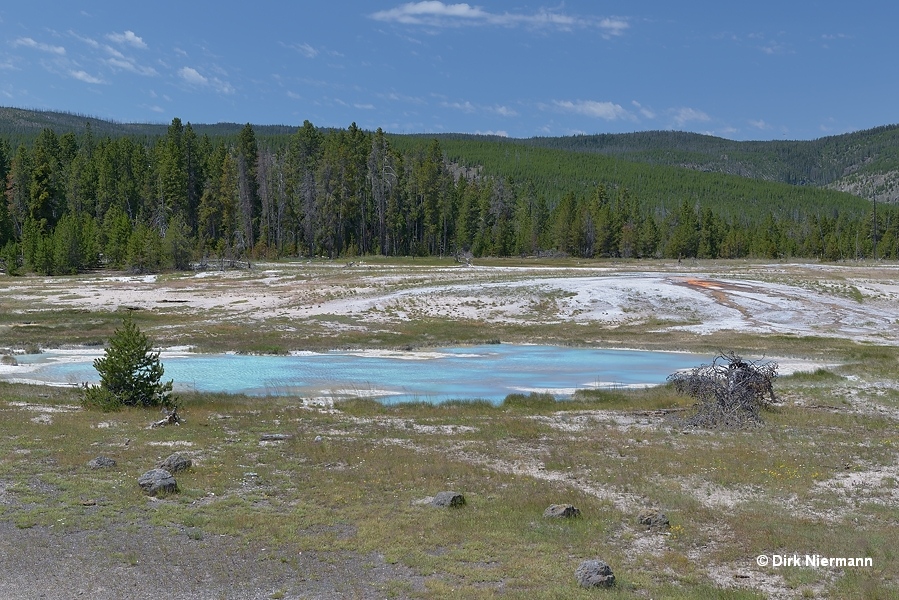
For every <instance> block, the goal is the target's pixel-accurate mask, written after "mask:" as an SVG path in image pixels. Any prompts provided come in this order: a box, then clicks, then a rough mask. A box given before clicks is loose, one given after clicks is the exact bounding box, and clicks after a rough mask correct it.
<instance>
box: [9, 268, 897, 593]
mask: <svg viewBox="0 0 899 600" xmlns="http://www.w3.org/2000/svg"><path fill="white" fill-rule="evenodd" d="M376 266H377V267H380V265H376ZM436 266H437V267H440V266H441V265H436ZM576 266H577V265H563V266H562V267H561V268H563V269H567V268H572V269H573V268H576ZM387 267H389V268H390V271H391V273H393V272H395V271H396V270H399V275H400V276H399V277H397V278H396V282H394V283H392V284H390V286H391V287H389V288H385V290H384V293H385V294H388V293H394V292H396V290H397V289H398V288H400V287H401V286H411V287H415V286H421V285H433V282H434V280H435V279H434V278H435V277H436V276H435V275H433V274H431V275H428V276H422V277H418V280H416V277H417V275H416V273H417V272H416V273H412V272H410V271H408V270H406V267H407V266H406V265H405V264H400V265H399V266H397V265H387V266H384V268H385V269H387ZM82 277H83V276H82ZM328 277H330V278H332V279H334V280H338V279H339V280H340V282H341V283H340V286H339V287H338V288H333V287H331V288H324V287H315V288H314V289H308V290H306V291H304V292H302V293H305V294H308V296H307V297H302V298H299V299H298V302H302V303H307V304H308V303H311V302H312V301H313V300H314V298H313V297H312V296H314V295H315V294H318V295H319V298H324V297H325V294H331V295H332V296H336V295H339V294H344V295H347V296H350V295H351V292H352V291H353V289H354V286H356V285H358V286H359V288H360V289H361V288H362V287H363V286H362V285H360V284H359V282H358V281H357V282H356V283H354V282H353V281H354V280H353V279H352V277H349V276H348V275H347V273H346V272H345V271H338V270H330V271H320V272H313V273H311V274H309V273H306V274H305V275H302V276H300V275H298V276H297V278H296V279H297V281H300V280H302V281H311V280H321V279H325V278H328ZM491 277H497V278H499V280H500V283H502V275H496V276H493V275H492V276H491ZM797 277H798V276H797ZM822 277H825V276H822ZM71 279H72V281H70V282H69V283H70V288H73V289H74V288H77V287H78V285H80V280H79V278H71ZM160 279H161V280H162V281H161V282H157V285H163V284H164V285H168V286H169V288H171V289H175V288H176V285H175V284H177V283H178V281H179V280H180V279H181V278H180V276H177V275H172V276H161V277H160ZM797 281H799V279H797ZM828 281H829V280H828ZM12 283H13V284H15V285H20V286H23V287H27V286H28V285H30V284H31V283H32V282H27V281H26V282H25V283H21V284H20V283H18V282H17V281H16V280H13V281H12ZM362 283H363V284H364V286H367V287H372V286H373V285H374V284H373V283H372V282H371V281H363V282H362ZM819 283H820V281H819ZM229 285H231V286H233V287H240V286H242V285H243V284H242V283H241V280H240V278H237V279H235V280H234V281H232V282H230V283H229ZM822 285H823V284H822ZM39 287H40V286H38V285H34V287H33V288H32V291H34V290H37V289H39ZM831 287H834V286H831ZM828 289H829V288H828ZM834 289H835V290H836V291H835V292H834V293H835V294H836V293H841V294H844V295H845V293H846V292H845V290H846V289H849V284H847V283H845V282H842V281H840V282H839V285H838V286H835V287H834ZM71 293H73V294H76V295H77V294H80V293H82V292H79V291H74V292H71ZM167 293H168V294H169V296H168V297H172V293H171V292H167ZM185 293H186V292H185ZM299 293H300V292H297V294H299ZM51 296H52V294H51V295H50V296H47V297H37V296H35V295H32V294H31V293H30V292H29V293H25V292H22V291H19V292H16V293H15V294H12V293H10V294H7V295H5V296H0V298H2V301H3V302H4V309H5V310H4V311H3V313H2V314H0V335H2V338H0V339H2V340H3V343H2V345H4V346H9V347H11V348H19V349H23V348H27V347H29V346H41V347H45V348H46V347H53V346H61V345H65V344H76V345H77V344H82V345H94V346H96V345H102V344H103V343H104V342H105V340H106V339H107V338H108V336H109V335H110V334H111V332H112V330H114V329H115V327H116V326H118V324H119V323H120V322H121V314H122V313H121V310H124V309H123V308H120V309H119V310H118V311H114V310H113V311H111V310H89V309H87V308H83V307H79V306H70V307H68V308H60V307H59V306H58V305H54V306H56V307H57V309H56V310H36V309H35V306H36V305H37V306H38V307H41V306H44V307H45V308H46V307H48V306H50V305H51V304H53V303H54V302H57V301H58V300H57V298H58V297H59V295H57V296H53V297H51ZM179 297H180V296H179ZM850 300H851V299H850ZM483 301H484V302H485V303H486V304H488V305H489V306H492V305H494V304H501V301H499V300H497V299H496V296H492V297H489V298H487V299H485V300H483ZM544 301H545V303H546V304H545V305H543V306H541V305H540V304H541V302H544ZM553 301H554V298H553V297H552V296H551V295H548V296H546V297H542V298H541V299H540V302H536V303H534V305H533V306H532V307H531V309H530V310H533V311H535V314H537V313H539V312H540V311H548V312H547V318H546V319H543V320H541V319H533V320H532V321H533V322H531V323H518V324H508V323H505V324H504V323H503V322H501V321H495V322H494V321H490V322H484V323H481V324H480V326H479V325H478V323H477V321H476V320H475V319H472V320H471V321H452V320H448V319H443V318H439V317H427V316H426V314H424V313H423V314H421V315H420V317H421V318H419V319H414V318H408V319H407V318H406V317H405V316H404V317H403V318H402V319H399V321H398V324H397V325H396V326H395V327H390V328H388V327H386V326H373V327H369V328H367V329H366V328H363V327H361V324H362V323H363V322H364V321H365V313H364V312H361V313H360V314H359V315H351V316H346V315H341V316H333V315H331V316H329V315H320V316H318V317H317V318H311V319H309V320H308V322H307V321H303V322H295V321H291V320H289V319H287V318H286V317H283V318H282V317H279V316H277V315H276V314H275V315H273V316H272V317H271V318H269V319H267V320H265V321H263V322H261V323H246V322H244V323H241V322H240V319H239V318H237V317H234V316H233V315H232V314H230V313H228V312H227V310H225V309H224V308H221V307H218V308H208V309H204V311H205V313H204V314H205V315H206V317H207V318H206V319H205V320H203V319H200V318H199V317H198V313H197V312H196V311H190V310H187V308H186V307H183V306H181V305H179V304H176V303H172V304H171V305H169V304H164V305H163V304H160V305H159V306H157V307H155V308H153V309H152V310H149V309H141V310H135V311H133V314H134V315H135V319H136V321H137V322H138V324H139V325H140V326H141V327H142V328H143V329H144V330H145V331H147V332H148V333H149V334H150V335H151V337H153V338H154V339H156V340H161V341H162V343H163V344H165V345H189V346H193V347H195V348H198V349H202V350H224V349H228V350H240V351H245V352H262V353H264V352H270V353H276V352H283V351H289V350H296V349H304V348H316V347H334V346H336V345H338V343H339V344H342V345H344V346H358V347H403V346H406V345H409V346H416V347H422V346H429V345H430V346H436V345H444V344H459V343H468V342H478V343H479V342H483V341H488V340H494V339H498V340H501V341H502V342H504V343H505V342H509V341H518V342H523V341H541V342H552V343H561V344H584V343H588V342H592V343H596V341H595V340H598V339H601V340H602V341H603V342H605V343H606V344H608V345H610V346H625V347H637V348H667V347H672V348H671V349H677V350H696V351H708V350H709V349H712V350H717V349H725V348H726V349H727V350H731V349H732V350H735V351H737V352H738V353H746V354H764V355H768V356H791V357H801V358H809V359H816V360H820V361H822V364H823V363H826V366H824V367H821V368H818V369H817V370H814V371H811V372H801V373H797V374H794V375H787V376H783V377H780V378H778V379H777V380H776V382H775V391H776V392H777V394H778V396H779V399H780V402H779V403H778V404H777V405H776V406H775V407H774V408H773V409H772V410H769V411H766V412H765V413H764V415H763V416H764V419H765V424H764V425H763V426H761V427H758V428H752V429H747V430H741V431H713V430H698V429H686V428H684V427H682V426H681V425H680V420H681V419H683V418H684V416H685V415H687V414H689V411H690V410H691V401H690V399H689V398H685V397H682V396H679V395H677V394H676V393H675V392H674V391H673V390H672V389H670V388H669V387H659V388H653V389H648V390H607V391H581V392H578V393H577V394H576V395H575V397H574V398H572V399H571V400H564V401H557V400H555V399H553V398H552V397H548V396H546V395H532V396H511V397H509V398H507V400H506V402H504V403H503V404H501V405H499V406H493V405H490V404H487V403H485V402H478V401H471V402H454V403H449V404H445V405H437V406H435V405H429V404H407V405H398V406H384V405H381V404H379V403H377V402H376V401H373V400H365V399H358V400H351V401H345V402H338V403H336V404H335V405H334V406H318V405H316V404H315V403H310V402H307V401H304V400H303V399H301V398H293V397H265V398H253V397H244V396H236V395H227V394H182V395H181V413H182V414H183V416H184V418H185V419H186V422H185V423H184V424H182V425H180V426H168V427H163V428H156V429H151V428H149V427H148V425H149V424H150V423H151V422H153V421H155V420H156V419H157V418H158V416H159V415H157V414H156V413H155V412H148V411H145V410H139V409H126V410H122V411H120V412H113V413H103V412H97V411H87V410H83V409H81V408H80V406H79V402H80V398H79V392H78V390H77V389H72V388H51V387H42V386H31V385H18V384H10V383H0V525H2V524H5V529H4V534H5V535H4V539H3V542H2V545H0V548H2V549H3V550H4V552H5V555H7V556H11V555H12V554H15V553H17V552H21V553H22V554H23V555H25V556H29V553H34V557H35V560H39V559H40V554H39V553H36V551H35V550H34V549H33V548H32V547H30V546H29V543H28V540H29V539H31V538H29V536H30V535H32V534H35V533H37V532H41V535H46V536H48V537H49V539H56V540H64V539H66V538H75V537H77V536H86V537H85V538H84V539H86V540H88V543H90V542H89V541H90V540H94V545H95V546H98V547H99V548H97V547H95V548H93V550H92V553H93V554H91V555H92V556H94V557H95V558H96V556H100V560H101V562H102V563H103V564H105V565H107V567H108V568H114V569H116V572H117V573H119V577H120V578H121V580H122V581H123V582H128V583H129V585H130V582H131V581H132V578H136V577H137V574H139V573H145V571H143V570H142V569H144V568H147V567H145V565H146V564H147V563H148V562H152V561H154V560H157V559H158V558H159V557H167V556H169V554H168V553H169V552H171V550H170V549H171V548H178V549H179V552H180V556H183V557H186V558H184V559H183V560H184V561H186V562H190V563H191V565H192V566H193V567H194V568H196V569H197V570H199V571H202V572H203V573H204V579H203V580H202V581H200V578H197V581H196V582H193V583H191V585H193V586H194V587H192V588H190V589H192V590H197V593H199V594H201V595H203V594H202V592H201V591H202V590H214V593H213V592H209V593H208V594H206V595H203V597H225V598H227V597H235V598H236V597H251V598H310V597H351V598H355V597H379V598H383V597H387V598H446V597H458V598H493V597H509V598H518V597H524V596H527V597H530V598H559V599H561V598H696V599H700V598H727V599H744V598H745V599H754V598H759V599H761V598H769V597H773V598H822V597H827V598H847V599H848V598H853V599H854V598H858V599H862V598H865V599H875V598H882V599H886V598H896V597H899V556H897V552H896V544H895V540H896V539H897V538H899V491H897V489H899V485H897V482H899V462H897V456H899V430H897V427H896V422H897V419H899V377H897V376H896V372H897V366H899V348H896V347H895V346H893V345H890V344H876V343H870V342H856V341H852V340H849V339H845V338H840V337H833V336H830V337H825V336H814V335H809V336H791V335H770V334H769V335H759V334H753V333H752V332H749V331H742V332H733V331H731V332H718V333H712V334H707V335H699V334H695V333H685V332H683V331H677V330H671V329H668V330H663V331H655V332H653V330H657V329H659V323H658V322H657V321H653V320H647V319H646V318H643V319H642V320H635V321H633V322H628V323H624V324H622V325H620V326H617V327H614V328H605V329H602V328H600V329H598V330H590V331H589V332H588V334H585V331H586V330H587V328H584V327H581V328H578V327H572V326H569V325H566V323H564V322H552V321H553V319H551V318H549V316H551V315H549V314H548V313H549V312H551V311H552V310H553V309H552V308H551V307H548V304H551V303H552V302H553ZM851 301H854V300H851ZM235 302H238V301H237V300H235ZM43 303H46V304H43ZM237 306H240V305H239V304H238V305H237ZM396 310H401V311H405V312H411V309H410V308H409V307H408V306H406V307H397V308H396ZM481 310H489V308H484V307H482V308H481ZM323 323H326V325H323ZM334 323H339V324H341V325H342V328H335V326H334ZM288 325H289V326H290V327H289V328H288V327H287V326H288ZM279 332H280V333H279ZM587 338H589V339H587ZM725 345H726V346H725ZM269 434H280V437H281V438H283V439H280V438H276V439H272V436H271V435H269ZM173 452H180V453H182V454H185V455H187V456H189V457H190V458H191V459H192V461H193V466H192V467H191V468H190V469H189V470H187V471H185V472H182V473H178V474H176V478H177V480H178V485H179V488H180V491H179V492H178V493H176V494H171V495H168V496H165V497H161V498H158V499H148V498H147V497H146V496H144V495H143V494H142V492H141V491H140V489H139V488H138V486H137V482H136V480H137V477H138V476H139V475H140V474H141V473H143V472H144V471H146V470H148V469H150V468H152V467H153V466H154V465H155V463H156V462H157V461H159V460H161V459H164V458H165V457H166V456H168V455H169V454H171V453H173ZM99 455H103V456H108V457H110V458H113V459H114V460H115V461H116V462H117V464H116V466H115V467H112V468H109V469H98V470H93V469H90V468H89V467H88V466H87V462H88V461H89V460H91V459H92V458H94V457H96V456H99ZM443 490H453V491H457V492H460V493H462V494H464V496H465V498H466V500H467V504H466V505H465V506H464V507H461V508H456V509H440V508H436V507H433V506H430V505H429V504H427V500H428V499H429V498H430V497H433V496H434V495H436V494H437V493H438V492H440V491H443ZM553 503H556V504H559V503H570V504H573V505H575V506H577V507H578V508H579V509H580V510H581V517H580V518H577V519H570V520H555V519H546V518H544V517H543V516H542V515H543V511H544V509H545V508H546V507H547V506H549V505H550V504H553ZM645 508H656V509H661V510H662V511H663V512H665V513H666V515H667V516H668V518H669V520H670V526H669V527H667V528H663V529H658V530H647V528H646V527H644V526H641V525H640V524H639V523H638V521H637V514H638V513H639V512H640V511H641V510H642V509H645ZM110 532H114V535H113V533H110ZM79 539H80V538H79ZM110 540H114V541H110ZM138 540H142V541H138ZM143 540H146V541H143ZM97 553H99V554H97ZM814 554H817V555H820V556H823V557H870V558H871V559H872V563H873V566H872V567H807V566H804V565H802V566H774V565H770V564H769V565H768V566H760V565H759V564H758V563H757V557H758V556H760V555H764V556H766V557H774V556H793V555H799V556H800V557H801V558H804V557H805V555H814ZM2 556H4V553H0V557H2ZM171 558H172V560H174V561H177V558H176V557H171ZM592 558H601V559H602V560H604V561H606V562H607V563H608V564H609V565H610V566H611V567H612V569H613V570H614V573H615V576H616V581H617V583H616V586H615V587H614V588H611V589H602V590H585V589H581V588H579V587H578V586H577V584H576V582H575V578H574V571H575V569H576V568H577V566H578V565H579V564H580V562H581V561H583V560H586V559H592ZM0 560H5V559H2V558H0ZM66 560H68V561H70V562H69V563H67V564H69V565H70V566H71V565H81V563H80V562H79V561H82V560H86V559H85V558H84V556H81V557H80V558H79V553H78V552H76V553H74V555H72V556H69V557H68V558H67V559H66ZM250 572H251V573H253V575H248V574H247V573H250ZM40 573H41V568H40V567H39V566H37V565H36V566H35V576H36V577H39V576H40ZM334 573H343V574H344V576H343V577H342V578H335V577H334V575H333V574H334ZM241 586H244V587H241ZM26 589H27V588H26ZM35 589H36V588H35ZM47 589H48V588H43V591H44V593H45V594H47V596H48V597H63V596H54V595H53V593H52V590H51V591H50V592H49V593H48V592H47ZM2 590H3V588H2V587H0V591H2ZM138 595H139V594H138ZM23 597H30V596H28V594H27V593H26V594H24V596H23ZM35 597H36V596H35ZM185 597H187V596H185Z"/></svg>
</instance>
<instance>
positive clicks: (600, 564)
mask: <svg viewBox="0 0 899 600" xmlns="http://www.w3.org/2000/svg"><path fill="white" fill-rule="evenodd" d="M574 576H575V577H576V578H577V583H578V585H579V586H581V587H583V588H591V587H612V586H613V585H615V575H614V574H612V567H610V566H609V565H607V564H606V563H605V561H602V560H599V559H596V560H585V561H584V562H582V563H581V564H580V566H579V567H578V568H577V570H576V571H575V572H574Z"/></svg>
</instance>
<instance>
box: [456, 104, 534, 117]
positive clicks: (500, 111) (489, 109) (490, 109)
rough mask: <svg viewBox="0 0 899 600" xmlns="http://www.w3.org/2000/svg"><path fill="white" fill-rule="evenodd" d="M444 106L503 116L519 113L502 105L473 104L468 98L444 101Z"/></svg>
mask: <svg viewBox="0 0 899 600" xmlns="http://www.w3.org/2000/svg"><path fill="white" fill-rule="evenodd" d="M440 106H441V107H442V108H451V109H453V110H461V111H462V112H464V113H468V114H473V113H491V114H495V115H499V116H501V117H516V116H518V113H517V112H516V111H515V110H513V109H511V108H509V107H507V106H502V105H495V106H480V105H477V104H472V103H471V102H469V101H468V100H466V101H465V102H446V101H443V102H441V103H440Z"/></svg>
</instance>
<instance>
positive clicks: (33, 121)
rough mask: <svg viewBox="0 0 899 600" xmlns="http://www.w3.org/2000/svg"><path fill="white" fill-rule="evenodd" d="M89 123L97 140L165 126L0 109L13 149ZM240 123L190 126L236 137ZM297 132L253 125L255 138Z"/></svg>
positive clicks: (0, 132)
mask: <svg viewBox="0 0 899 600" xmlns="http://www.w3.org/2000/svg"><path fill="white" fill-rule="evenodd" d="M86 123H90V127H91V130H92V133H93V135H95V136H98V137H107V136H108V137H112V138H118V137H124V136H128V137H131V138H134V139H140V140H152V139H153V138H156V137H159V136H163V135H165V134H166V131H167V130H168V128H169V123H118V122H116V121H108V120H104V119H98V118H97V117H92V116H89V115H79V114H75V113H67V112H53V111H37V110H26V109H23V108H5V107H0V138H3V139H6V140H7V141H8V142H9V143H10V145H11V146H12V147H13V148H15V147H16V146H18V145H19V144H25V145H31V144H32V143H33V142H34V140H35V139H36V138H37V136H38V135H39V134H40V133H41V131H42V130H44V129H52V130H53V131H54V133H56V134H57V135H63V134H64V133H75V134H79V135H80V134H82V133H84V128H85V124H86ZM244 125H245V124H244V123H241V124H239V125H238V124H237V123H214V124H196V125H192V127H193V130H194V131H195V132H196V133H197V134H198V135H208V136H210V137H223V136H232V137H237V134H238V133H240V130H241V129H243V127H244ZM297 129H299V127H297V126H288V125H254V126H253V130H254V131H255V132H256V135H258V136H262V137H269V136H280V135H290V134H292V133H295V132H296V131H297Z"/></svg>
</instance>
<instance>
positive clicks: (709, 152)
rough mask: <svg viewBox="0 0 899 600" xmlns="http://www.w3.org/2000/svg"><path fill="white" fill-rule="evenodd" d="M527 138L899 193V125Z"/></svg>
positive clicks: (873, 195) (657, 161)
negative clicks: (748, 134)
mask: <svg viewBox="0 0 899 600" xmlns="http://www.w3.org/2000/svg"><path fill="white" fill-rule="evenodd" d="M521 143H522V144H528V145H531V146H539V147H543V148H552V149H558V150H571V151H576V152H596V153H599V154H605V155H610V156H616V157H618V158H622V159H625V160H628V161H635V162H643V163H649V164H653V165H669V166H677V167H686V168H689V169H693V170H696V171H706V172H716V173H729V174H732V175H740V176H742V177H750V178H752V179H761V180H765V181H780V182H783V183H789V184H792V185H808V186H816V187H828V188H831V189H836V190H841V191H845V192H849V193H852V194H855V195H857V196H861V197H863V198H868V199H876V200H878V201H885V202H896V201H899V125H889V126H885V127H877V128H875V129H868V130H865V131H857V132H854V133H847V134H843V135H836V136H829V137H822V138H820V139H817V140H811V141H788V140H784V141H779V140H774V141H765V142H735V141H732V140H727V139H723V138H718V137H713V136H708V135H700V134H696V133H685V132H680V131H645V132H639V133H627V134H602V135H578V136H571V137H554V138H548V137H544V138H531V139H528V140H521Z"/></svg>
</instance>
